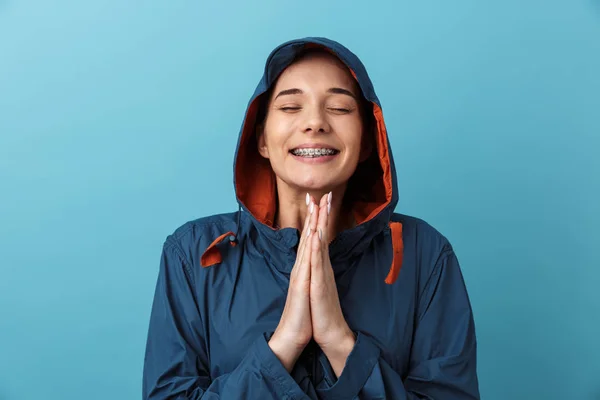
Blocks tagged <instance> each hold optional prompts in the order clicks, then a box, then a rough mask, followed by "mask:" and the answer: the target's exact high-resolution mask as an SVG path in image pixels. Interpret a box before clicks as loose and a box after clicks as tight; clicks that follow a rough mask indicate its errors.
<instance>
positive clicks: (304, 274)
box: [294, 232, 315, 285]
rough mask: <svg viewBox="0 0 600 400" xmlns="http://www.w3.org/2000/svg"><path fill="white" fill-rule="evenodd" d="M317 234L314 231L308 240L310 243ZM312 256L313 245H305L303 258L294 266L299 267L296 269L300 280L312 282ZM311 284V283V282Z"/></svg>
mask: <svg viewBox="0 0 600 400" xmlns="http://www.w3.org/2000/svg"><path fill="white" fill-rule="evenodd" d="M314 236H315V233H314V232H312V233H311V234H310V235H309V236H308V238H307V240H306V242H308V243H310V242H312V239H313V237H314ZM311 256H312V249H311V246H310V245H309V246H304V251H303V253H302V259H301V260H300V261H299V262H297V263H296V266H295V267H294V268H295V269H297V271H296V278H297V279H298V282H305V283H306V282H310V277H311V270H310V260H311ZM309 285H310V284H309Z"/></svg>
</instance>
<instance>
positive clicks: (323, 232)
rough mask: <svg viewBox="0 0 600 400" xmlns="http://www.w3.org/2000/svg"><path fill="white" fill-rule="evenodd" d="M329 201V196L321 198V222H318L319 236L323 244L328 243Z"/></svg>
mask: <svg viewBox="0 0 600 400" xmlns="http://www.w3.org/2000/svg"><path fill="white" fill-rule="evenodd" d="M327 199H328V195H327V194H326V195H324V196H323V197H321V201H320V203H319V220H318V221H317V228H316V229H317V232H318V234H319V239H320V240H321V241H322V242H325V243H328V241H327V237H326V236H327V220H328V219H329V215H328V214H327V204H328V203H327Z"/></svg>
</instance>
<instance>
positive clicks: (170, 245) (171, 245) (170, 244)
mask: <svg viewBox="0 0 600 400" xmlns="http://www.w3.org/2000/svg"><path fill="white" fill-rule="evenodd" d="M164 248H165V250H167V249H171V250H173V251H174V252H175V253H176V254H177V256H178V257H179V259H180V260H181V262H182V263H183V267H184V272H185V274H186V275H187V278H188V280H189V281H190V283H191V284H192V286H193V287H194V288H195V287H196V283H195V281H194V279H193V276H192V275H193V274H192V268H191V263H190V262H189V261H188V259H187V257H185V255H184V253H183V249H182V248H181V245H180V244H179V242H178V241H176V240H175V238H171V237H169V238H167V240H166V241H165V244H164Z"/></svg>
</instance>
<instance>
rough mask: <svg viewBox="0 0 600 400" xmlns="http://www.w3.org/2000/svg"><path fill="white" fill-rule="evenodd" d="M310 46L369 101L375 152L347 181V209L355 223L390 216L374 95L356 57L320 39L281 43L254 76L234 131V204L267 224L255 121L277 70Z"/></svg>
mask: <svg viewBox="0 0 600 400" xmlns="http://www.w3.org/2000/svg"><path fill="white" fill-rule="evenodd" d="M311 47H317V48H322V49H325V50H328V51H329V52H330V53H332V54H333V55H335V56H336V57H338V58H339V59H340V60H341V61H342V62H343V63H344V64H346V66H347V67H348V69H349V70H350V72H351V73H352V75H353V76H354V77H355V78H356V80H357V82H358V84H359V86H360V89H361V91H362V95H363V97H364V98H365V99H366V100H367V101H368V102H370V103H371V104H372V112H373V118H374V123H375V132H374V133H373V134H374V135H375V143H376V147H377V151H376V152H373V153H372V155H371V157H370V159H368V160H367V161H365V162H363V163H360V164H359V165H358V168H357V171H356V172H355V174H354V176H353V177H352V179H351V182H350V183H349V189H348V190H350V191H352V190H353V189H352V186H355V187H360V189H361V190H360V191H358V190H354V192H353V193H352V200H351V201H352V204H351V207H352V210H353V213H354V216H355V220H356V223H357V224H358V225H361V224H365V223H368V222H369V221H372V220H378V221H379V222H383V221H385V222H387V221H389V220H390V218H391V215H392V214H393V212H394V209H395V207H396V203H397V201H398V190H397V183H396V174H395V168H394V160H393V157H392V151H391V146H390V144H389V139H388V135H387V130H386V127H385V122H384V120H383V113H382V108H381V104H380V103H379V99H378V98H377V96H376V94H375V90H374V89H373V84H372V83H371V79H370V78H369V76H368V74H367V71H366V69H365V67H364V65H363V64H362V62H361V61H360V60H359V59H358V57H357V56H356V55H355V54H354V53H352V52H351V51H350V50H348V49H347V48H346V47H344V46H343V45H341V44H340V43H337V42H335V41H333V40H330V39H326V38H304V39H298V40H292V41H289V42H286V43H284V44H282V45H280V46H278V47H277V48H276V49H274V50H273V51H272V52H271V54H270V55H269V57H268V59H267V62H266V65H265V70H264V75H263V76H262V79H261V80H260V82H259V84H258V86H257V88H256V90H255V92H254V95H253V96H252V99H251V100H250V102H249V103H248V108H247V111H246V115H245V118H244V122H243V124H242V129H241V130H240V135H239V138H238V143H237V149H236V154H235V162H234V185H235V192H236V196H237V200H238V203H239V204H240V207H242V209H244V210H245V211H247V212H248V213H250V214H251V215H252V216H253V218H255V219H256V220H257V221H258V222H260V223H262V224H264V225H266V226H269V227H273V223H274V219H275V213H276V211H277V193H276V187H275V182H276V180H275V175H274V173H273V171H272V169H271V166H270V164H269V160H267V159H264V158H263V157H262V156H261V155H260V154H259V153H258V150H257V146H256V135H255V131H256V119H257V114H258V111H259V106H260V104H261V102H262V96H264V95H265V93H266V92H267V91H268V90H269V88H271V86H272V85H273V84H274V83H275V81H276V80H277V78H278V77H279V75H280V74H281V72H282V71H283V70H284V69H285V68H286V67H288V66H289V65H290V64H291V63H292V62H293V61H294V60H295V58H296V57H297V56H298V55H299V53H301V52H302V51H303V50H305V49H307V48H311Z"/></svg>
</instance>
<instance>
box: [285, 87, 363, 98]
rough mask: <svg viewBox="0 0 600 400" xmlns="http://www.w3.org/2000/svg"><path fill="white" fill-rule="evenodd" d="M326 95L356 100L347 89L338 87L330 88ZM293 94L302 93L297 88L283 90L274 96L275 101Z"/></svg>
mask: <svg viewBox="0 0 600 400" xmlns="http://www.w3.org/2000/svg"><path fill="white" fill-rule="evenodd" d="M327 93H333V94H345V95H346V96H350V97H352V98H353V99H354V100H357V98H356V96H355V95H354V93H352V92H351V91H349V90H348V89H344V88H340V87H332V88H330V89H328V90H327ZM293 94H304V92H303V91H302V90H301V89H298V88H293V89H285V90H282V91H281V92H279V93H278V94H277V96H275V99H277V98H278V97H280V96H289V95H293Z"/></svg>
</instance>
